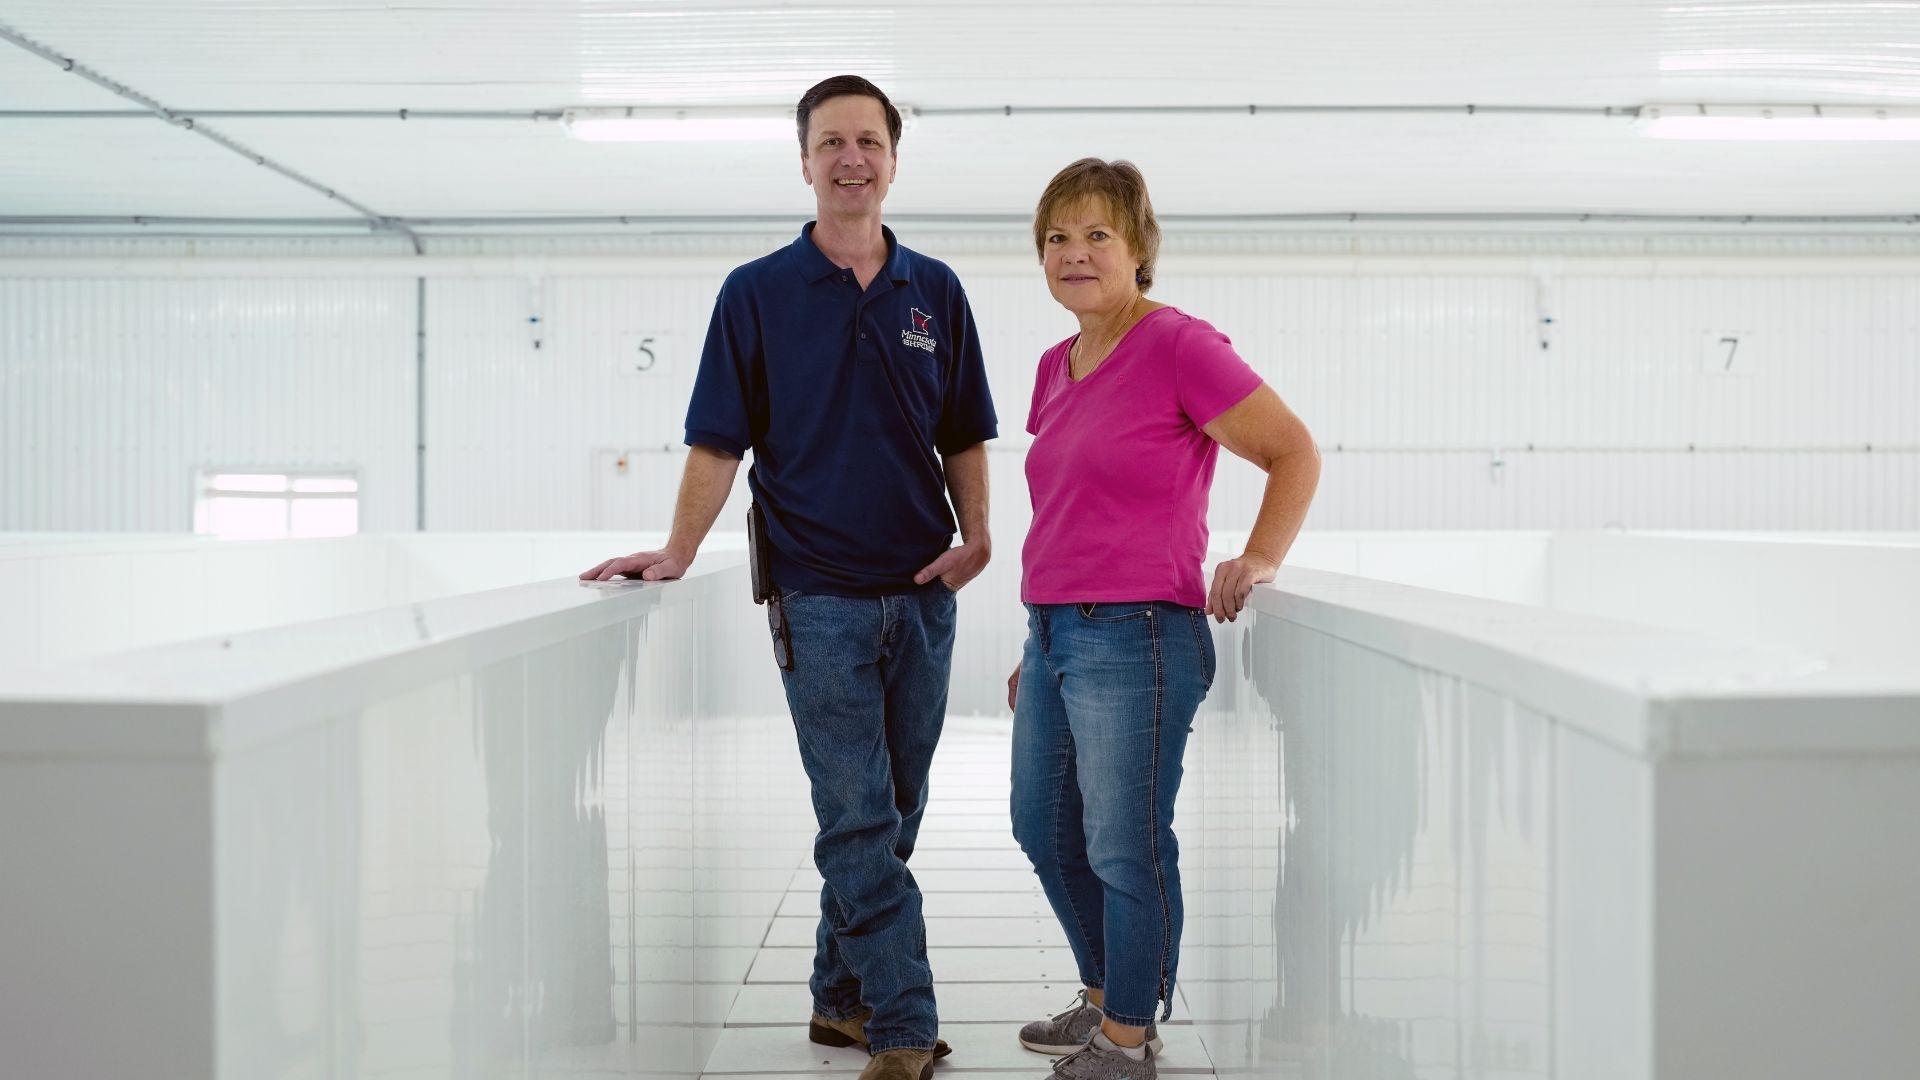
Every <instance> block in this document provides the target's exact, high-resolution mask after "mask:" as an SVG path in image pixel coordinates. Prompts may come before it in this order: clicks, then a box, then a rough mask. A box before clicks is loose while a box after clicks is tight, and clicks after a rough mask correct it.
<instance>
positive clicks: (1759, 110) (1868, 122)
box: [1633, 105, 1920, 142]
mask: <svg viewBox="0 0 1920 1080" xmlns="http://www.w3.org/2000/svg"><path fill="white" fill-rule="evenodd" d="M1633 126H1634V128H1635V130H1637V131H1639V132H1640V134H1642V135H1648V136H1651V137H1653V138H1656V139H1723V140H1749V141H1752V140H1770V141H1781V140H1800V141H1829V140H1831V141H1863V142H1865V141H1877V140H1898V139H1920V109H1901V108H1884V107H1880V106H1875V105H1647V106H1644V107H1642V108H1641V110H1640V115H1639V117H1637V118H1636V119H1635V120H1634V122H1633Z"/></svg>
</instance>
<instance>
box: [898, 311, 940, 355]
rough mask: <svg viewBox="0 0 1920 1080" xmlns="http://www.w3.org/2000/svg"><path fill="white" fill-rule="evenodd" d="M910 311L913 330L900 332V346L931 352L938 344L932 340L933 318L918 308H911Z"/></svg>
mask: <svg viewBox="0 0 1920 1080" xmlns="http://www.w3.org/2000/svg"><path fill="white" fill-rule="evenodd" d="M911 310H912V314H913V329H911V330H902V331H900V344H902V345H906V346H909V347H911V348H915V349H925V350H926V351H928V352H932V351H933V347H934V346H935V345H937V344H939V343H938V342H936V341H934V340H933V333H932V331H933V316H931V315H929V314H927V313H926V312H924V311H921V310H920V309H919V308H913V309H911Z"/></svg>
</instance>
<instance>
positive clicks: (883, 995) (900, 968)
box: [781, 585, 954, 1054]
mask: <svg viewBox="0 0 1920 1080" xmlns="http://www.w3.org/2000/svg"><path fill="white" fill-rule="evenodd" d="M781 600H782V603H783V604H784V605H785V607H786V613H787V626H788V627H789V629H790V631H791V634H792V637H793V663H794V669H793V670H792V671H790V672H782V674H781V678H782V681H784V682H785V684H786V689H787V706H788V708H789V710H790V711H791V712H792V713H793V727H794V731H795V732H796V733H797V734H798V735H799V739H800V760H801V762H802V763H803V764H805V766H806V769H807V778H808V779H809V780H811V781H812V783H813V811H814V816H815V818H816V819H817V820H818V822H819V825H820V831H819V833H818V834H817V835H815V837H814V841H813V864H814V866H816V867H818V868H819V870H820V876H821V877H822V878H823V879H825V884H824V885H823V886H821V889H820V925H819V928H818V929H817V930H816V931H815V934H814V957H813V978H812V980H811V983H810V985H811V987H812V990H813V1007H814V1010H815V1011H817V1012H818V1013H820V1015H822V1016H825V1017H828V1018H830V1019H835V1020H845V1019H850V1018H852V1017H855V1016H858V1015H860V1012H861V1010H862V1007H863V1006H864V1007H866V1008H869V1009H872V1010H873V1015H872V1016H871V1017H869V1018H868V1020H867V1023H866V1035H867V1042H868V1049H869V1050H870V1051H871V1052H873V1053H876V1054H877V1053H879V1052H881V1051H882V1050H894V1049H899V1048H902V1047H911V1048H914V1049H919V1050H931V1049H933V1045H934V1039H935V1036H936V1035H937V1033H938V1029H939V1017H938V1014H937V1011H936V1009H935V1006H934V1000H933V969H932V968H931V967H930V966H929V965H928V963H927V924H926V918H925V916H924V915H923V913H922V910H921V903H920V887H919V886H918V885H917V884H915V882H914V880H913V873H912V871H910V870H908V869H907V859H908V857H910V856H911V855H912V854H913V842H914V838H915V837H916V836H917V835H918V834H919V832H920V819H921V815H922V814H923V813H924V812H925V811H926V808H927V772H928V770H929V769H930V768H931V767H932V765H933V748H934V746H935V744H937V743H938V742H939V741H940V728H941V725H942V724H944V723H945V722H946V717H947V675H948V672H949V670H950V669H951V667H952V659H953V614H954V595H953V593H952V592H950V591H948V590H947V588H946V587H945V586H943V585H936V586H934V587H932V588H929V589H922V590H918V591H915V592H906V593H894V594H889V595H885V596H827V595H824V594H819V593H800V592H791V591H787V592H783V593H782V594H781Z"/></svg>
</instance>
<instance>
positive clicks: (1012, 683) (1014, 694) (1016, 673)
mask: <svg viewBox="0 0 1920 1080" xmlns="http://www.w3.org/2000/svg"><path fill="white" fill-rule="evenodd" d="M1018 700H1020V665H1019V664H1015V665H1013V674H1011V675H1009V676H1007V708H1008V709H1009V710H1010V711H1013V712H1019V711H1020V710H1018V709H1016V708H1014V705H1013V703H1014V702H1016V701H1018Z"/></svg>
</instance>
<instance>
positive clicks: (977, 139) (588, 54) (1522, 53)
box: [0, 0, 1920, 219]
mask: <svg viewBox="0 0 1920 1080" xmlns="http://www.w3.org/2000/svg"><path fill="white" fill-rule="evenodd" d="M0 25H4V26H6V27H7V28H9V29H11V30H13V31H15V32H17V33H20V34H23V35H26V36H27V37H30V38H32V39H34V40H36V41H38V42H40V43H41V44H43V45H45V46H46V47H48V48H50V49H52V50H54V51H56V52H58V53H60V54H62V55H65V56H70V57H72V58H74V59H75V60H77V61H79V62H80V63H82V64H85V65H87V66H88V67H90V68H92V69H94V70H96V71H98V72H100V73H102V74H103V75H105V76H107V77H109V78H111V79H113V80H116V81H118V82H120V83H123V84H125V85H127V86H129V87H131V88H132V89H134V90H137V91H139V92H140V93H142V94H145V95H148V96H149V97H152V98H154V99H157V100H158V101H160V102H161V103H163V104H165V105H166V106H168V107H170V108H175V109H182V110H203V109H248V110H254V109H381V110H395V111H396V112H397V110H399V109H402V108H407V109H476V110H531V109H557V108H561V107H565V106H569V105H586V104H662V103H672V104H708V103H714V104H718V103H741V102H753V103H778V104H791V102H792V101H793V99H794V98H796V97H797V96H798V94H799V92H800V91H801V90H803V89H805V88H806V87H807V86H808V85H810V84H811V83H813V82H814V81H816V80H817V79H819V78H822V77H824V76H826V75H830V74H835V73H839V72H842V71H855V72H859V73H862V74H866V75H868V76H869V77H870V78H873V79H874V80H875V81H876V82H878V83H880V84H881V85H882V86H883V87H885V88H886V89H887V90H888V91H889V92H890V93H891V94H893V96H894V97H895V99H896V100H897V101H900V102H903V103H911V104H914V105H918V106H921V107H925V108H932V109H940V108H956V107H972V106H1001V105H1013V106H1015V107H1016V111H1017V109H1018V107H1020V106H1059V105H1070V106H1109V107H1110V106H1162V105H1170V104H1173V105H1215V106H1233V105H1244V104H1247V103H1259V104H1264V105H1281V104H1285V105H1303V104H1318V105H1383V104H1392V105H1458V106H1465V105H1467V104H1469V103H1471V104H1476V105H1481V106H1488V105H1554V106H1581V107H1592V108H1594V109H1595V110H1596V111H1595V112H1594V113H1593V114H1592V115H1580V116H1569V115H1546V116H1511V115H1489V114H1484V113H1483V114H1480V115H1475V116H1467V115H1465V113H1464V110H1463V111H1462V112H1460V113H1457V114H1448V115H1431V114H1428V115H1410V114H1404V113H1399V114H1358V115H1329V114H1312V115H1258V116H1246V115H1204V116H1190V115H1164V114H1162V115H1153V114H1142V113H1132V114H1120V115H1112V114H1106V115H1059V114H1032V115H1015V116H1012V117H1006V116H965V117H954V116H939V115H933V116H928V117H925V118H923V119H922V120H921V121H920V123H919V124H918V126H917V127H916V128H915V129H914V130H913V131H912V132H911V133H910V134H909V135H908V137H907V139H906V140H905V141H904V143H903V145H902V148H901V150H902V157H901V171H900V177H899V180H898V183H897V186H896V187H895V189H894V192H893V194H892V196H891V197H890V200H889V203H888V209H889V211H890V212H892V213H894V214H896V215H954V214H1003V215H1019V214H1022V213H1024V212H1026V211H1028V210H1029V209H1030V208H1031V206H1032V204H1033V200H1034V198H1035V196H1036V195H1037V193H1038V191H1039V189H1040V186H1041V185H1042V184H1044V182H1045V180H1046V178H1047V176H1049V175H1051V173H1052V172H1053V170H1055V169H1057V168H1058V167H1059V166H1060V165H1062V164H1065V163H1066V162H1067V161H1070V160H1072V159H1073V158H1075V157H1078V156H1081V155H1083V154H1098V155H1101V156H1106V157H1129V158H1132V159H1133V160H1135V161H1137V162H1139V163H1140V164H1141V165H1142V167H1143V168H1144V169H1145V171H1146V173H1147V177H1148V179H1149V181H1150V183H1151V184H1152V185H1153V190H1154V195H1155V203H1156V206H1157V207H1158V208H1159V209H1160V210H1161V211H1162V212H1163V213H1166V214H1170V215H1179V214H1186V215H1243V214H1270V215H1285V214H1310V213H1406V214H1457V213H1482V214H1519V213H1574V214H1578V213H1601V214H1614V213H1631V214H1712V215H1727V214H1736V215H1737V214H1757V215H1901V214H1913V213H1916V212H1920V198H1916V196H1915V191H1916V190H1920V184H1916V182H1915V178H1916V177H1920V143H1905V144H1900V143H1882V144H1835V143H1827V144H1729V143H1676V142H1665V141H1654V140H1647V139H1644V138H1641V137H1639V136H1638V135H1636V134H1634V133H1633V132H1632V130H1631V129H1630V127H1629V124H1628V121H1626V120H1625V119H1623V118H1619V117H1613V118H1607V117H1604V116H1602V115H1600V114H1599V113H1598V111H1597V110H1598V109H1599V108H1601V107H1604V106H1608V105H1615V106H1634V105H1640V104H1645V103H1656V102H1694V101H1704V102H1777V103H1812V102H1818V103H1858V102H1883V103H1897V104H1920V0H1833V2H1820V0H1801V2H1782V0H1748V2H1739V3H1723V2H1704V0H1703V2H1693V3H1684V2H1675V3H1642V2H1624V0H1480V2H1471V3H1448V4H1436V3H1432V2H1431V0H1399V2H1383V0H1345V2H1329V3H1324V4H1307V3H1299V2H1292V0H1287V2H1277V3H1259V2H1241V3H1228V2H1212V3H1209V2H1198V3H1186V4H1180V5H1177V6H1175V5H1173V4H1168V3H1139V2H1132V0H1102V2H1099V3H1088V2H1079V0H1075V2H1063V3H1046V4H1042V3H949V4H929V3H893V4H875V3H866V2H862V0H843V2H839V3H830V4H829V3H813V2H780V3H775V2H773V0H744V2H743V0H733V2H698V3H687V2H635V0H619V2H611V0H564V2H562V0H554V2H533V0H406V2H404V3H402V2H392V3H387V2H372V0H324V2H316V0H138V2H135V0H118V2H103V0H0ZM132 107H133V106H132V104H131V103H129V102H126V101H124V100H122V99H120V98H117V97H115V96H113V95H111V94H109V93H107V92H106V91H104V90H101V89H99V88H97V87H94V86H92V85H90V84H88V83H87V82H85V81H83V80H82V79H80V78H78V77H76V76H75V75H73V74H70V73H67V72H64V71H62V70H60V68H59V67H57V66H56V65H54V64H52V63H49V62H47V61H46V60H43V59H41V58H38V57H36V56H33V55H31V54H30V53H28V52H26V51H24V50H22V49H19V48H17V47H15V46H12V45H9V44H6V43H4V42H0V109H4V110H56V109H124V108H132ZM203 124H204V125H205V126H207V127H210V128H213V129H215V130H217V131H218V132H220V133H222V134H224V135H227V136H229V137H231V138H233V139H235V140H238V141H239V142H240V143H242V144H244V145H245V146H247V147H249V148H251V149H253V150H255V151H257V152H259V153H261V154H263V155H265V156H266V157H268V158H269V159H271V160H273V161H275V162H277V163H279V164H281V165H284V166H287V167H288V168H291V169H293V170H295V171H297V172H300V173H302V174H305V175H307V176H309V177H312V178H313V179H315V180H317V181H319V182H320V183H322V184H324V185H326V186H329V187H333V188H336V189H337V190H338V191H340V192H341V193H342V194H344V195H346V196H348V197H350V198H352V199H353V200H355V201H357V202H359V203H361V204H364V205H366V206H368V207H371V208H372V209H373V210H375V211H376V212H377V213H379V214H383V215H391V216H398V217H406V218H443V219H444V218H502V217H557V216H577V215H587V216H601V215H619V214H626V215H634V216H643V217H657V216H681V215H695V216H705V217H729V216H742V215H748V216H768V217H774V218H778V217H787V218H791V217H794V216H798V215H804V214H805V213H806V212H807V211H808V210H809V209H810V207H811V205H812V203H811V195H810V193H809V192H808V191H807V189H806V188H805V187H803V186H802V185H801V182H800V180H799V176H798V169H797V162H796V155H797V149H796V148H795V147H793V146H792V145H791V144H772V143H761V144H738V145H728V144H698V145H659V144H655V145H607V144H582V143H576V142H573V141H571V140H569V139H567V138H566V137H565V135H564V134H563V133H562V132H561V131H560V129H559V128H558V126H557V125H555V124H553V123H551V122H536V121H531V120H514V121H508V120H460V121H453V120H427V119H412V120H407V121H401V120H398V119H348V120H339V119H335V120H311V119H259V118H249V119H219V120H213V119H209V120H205V121H203ZM0 146H4V148H5V149H4V157H5V160H6V162H7V166H6V168H5V169H0V216H16V217H18V216H28V217H32V216H68V215H101V216H115V215H136V214H139V215H163V216H182V217H208V218H216V217H217V218H233V217H245V218H263V219H264V218H301V219H306V218H314V217H340V218H348V217H351V216H352V213H353V212H352V211H351V210H349V209H348V208H347V207H345V206H343V205H341V204H340V203H337V202H332V201H330V200H328V199H326V198H324V197H323V196H321V195H319V194H317V193H315V192H312V191H310V190H308V189H306V188H303V187H301V186H300V185H299V184H297V183H295V182H293V181H291V180H288V179H286V178H284V177H281V176H279V175H277V174H275V173H273V172H271V171H269V170H267V169H264V168H261V167H259V166H256V165H254V164H252V163H251V162H249V161H248V160H246V159H245V158H243V157H241V156H240V155H238V154H236V153H233V152H232V151H229V150H226V149H223V148H222V147H220V146H217V145H215V144H214V143H212V142H210V141H208V140H206V139H204V138H201V137H199V136H197V135H194V134H192V133H189V132H185V131H182V130H179V129H177V128H173V127H170V126H168V125H165V124H163V123H160V122H159V121H157V120H98V119H41V118H36V119H0Z"/></svg>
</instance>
